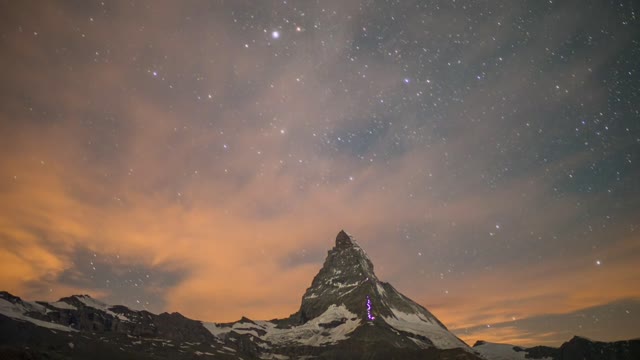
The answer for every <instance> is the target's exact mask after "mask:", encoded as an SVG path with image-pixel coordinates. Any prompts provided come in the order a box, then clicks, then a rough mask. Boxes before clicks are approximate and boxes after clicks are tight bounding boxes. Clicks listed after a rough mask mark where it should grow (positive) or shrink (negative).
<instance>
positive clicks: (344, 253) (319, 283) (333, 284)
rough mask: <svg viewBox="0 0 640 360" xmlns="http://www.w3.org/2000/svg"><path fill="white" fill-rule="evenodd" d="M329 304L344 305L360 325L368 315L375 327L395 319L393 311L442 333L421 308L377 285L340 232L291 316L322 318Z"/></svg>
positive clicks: (369, 264) (303, 319) (349, 239)
mask: <svg viewBox="0 0 640 360" xmlns="http://www.w3.org/2000/svg"><path fill="white" fill-rule="evenodd" d="M367 299H369V300H370V307H368V306H367ZM331 304H344V305H345V306H346V307H347V309H349V311H351V312H353V313H355V314H357V315H358V317H359V318H361V319H362V320H363V321H370V319H369V315H372V316H373V317H375V318H376V319H375V320H371V321H373V322H375V323H379V322H382V321H383V320H382V317H395V316H396V313H394V311H393V310H396V312H397V311H400V312H402V313H405V314H415V315H418V316H420V317H422V318H424V319H426V320H429V321H431V322H433V323H435V324H438V325H439V326H440V327H442V328H443V329H445V330H446V327H445V326H444V324H442V322H440V320H438V319H437V318H436V317H435V316H434V315H433V314H431V313H430V312H429V311H428V310H427V309H425V308H424V307H423V306H421V305H419V304H417V303H416V302H414V301H413V300H411V299H409V298H408V297H406V296H404V295H402V294H401V293H400V292H398V291H397V290H396V289H395V288H394V287H393V286H391V284H389V283H386V282H382V281H380V280H379V279H378V277H377V276H376V274H375V273H374V268H373V263H372V262H371V260H369V258H368V257H367V254H366V253H365V252H364V250H362V248H361V247H360V246H359V245H358V243H357V242H356V241H355V239H354V238H353V237H351V236H350V235H349V234H347V233H346V232H345V231H344V230H343V231H340V233H339V234H338V236H337V237H336V245H335V247H334V248H333V249H331V250H329V253H328V255H327V258H326V260H325V262H324V265H323V266H322V269H320V271H319V272H318V274H317V275H316V276H315V277H314V278H313V281H312V283H311V287H309V288H308V289H307V290H306V292H305V294H304V296H303V297H302V304H301V306H300V310H299V312H298V313H296V314H294V315H293V316H294V317H296V318H297V320H298V321H299V322H302V323H304V322H306V321H308V320H309V319H313V318H315V317H317V316H319V315H320V314H322V313H323V312H324V311H326V309H327V308H328V307H329V306H330V305H331ZM368 309H370V311H367V310H368Z"/></svg>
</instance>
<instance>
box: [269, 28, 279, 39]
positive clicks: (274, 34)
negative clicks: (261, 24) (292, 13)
mask: <svg viewBox="0 0 640 360" xmlns="http://www.w3.org/2000/svg"><path fill="white" fill-rule="evenodd" d="M271 37H272V38H274V39H278V38H280V32H279V31H278V30H275V31H274V32H272V33H271Z"/></svg>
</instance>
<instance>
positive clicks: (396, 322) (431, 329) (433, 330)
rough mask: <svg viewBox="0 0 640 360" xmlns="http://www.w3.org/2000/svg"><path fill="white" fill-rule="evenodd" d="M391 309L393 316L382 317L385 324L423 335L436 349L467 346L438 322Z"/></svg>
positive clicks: (465, 347) (419, 315)
mask: <svg viewBox="0 0 640 360" xmlns="http://www.w3.org/2000/svg"><path fill="white" fill-rule="evenodd" d="M391 311H392V312H393V316H390V317H382V318H383V319H384V321H385V322H386V323H387V324H389V325H391V326H392V327H393V328H395V329H397V330H400V331H406V332H409V333H412V334H416V335H421V336H424V337H426V338H428V339H429V340H431V342H432V343H433V345H434V346H435V347H436V348H438V349H454V348H463V349H468V348H469V347H468V346H467V344H465V343H464V342H462V340H460V339H458V338H457V337H456V336H455V335H453V334H452V333H450V332H449V331H447V330H446V329H445V328H443V327H442V326H440V325H439V324H437V323H435V322H432V321H431V320H429V319H427V318H426V317H423V316H422V315H421V314H407V313H404V312H402V311H399V310H396V309H393V308H392V309H391Z"/></svg>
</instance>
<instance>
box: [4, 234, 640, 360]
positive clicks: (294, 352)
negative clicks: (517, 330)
mask: <svg viewBox="0 0 640 360" xmlns="http://www.w3.org/2000/svg"><path fill="white" fill-rule="evenodd" d="M572 341H573V339H572ZM570 343H571V344H574V343H577V344H578V345H576V346H574V347H573V348H571V347H569V348H571V349H573V350H572V351H573V352H572V353H571V354H584V351H582V350H581V349H582V348H588V349H599V350H602V349H608V348H607V347H606V346H604V347H603V345H599V344H596V345H591V343H583V342H580V341H573V342H570ZM488 344H490V343H486V342H484V343H483V342H480V343H476V344H475V345H474V347H473V348H472V347H470V346H468V345H467V344H466V343H464V341H462V340H460V339H459V338H458V337H456V336H455V335H454V334H453V333H451V332H450V331H449V330H448V329H447V327H446V326H445V325H444V324H443V323H442V322H441V321H440V320H439V319H437V317H435V315H433V314H432V313H431V312H429V310H427V309H426V308H425V307H424V306H422V305H420V304H418V303H416V302H414V301H413V300H411V299H410V298H408V297H406V296H405V295H403V294H401V293H400V292H399V291H397V290H396V289H395V288H394V287H393V286H392V285H391V284H389V283H386V282H383V281H380V280H379V279H378V277H377V276H376V274H375V272H374V265H373V263H372V262H371V260H370V259H369V258H368V256H367V255H366V252H365V251H364V250H363V249H362V248H361V247H360V246H359V244H358V243H357V241H356V240H355V239H354V238H353V237H352V236H351V235H349V234H348V233H347V232H345V231H344V230H342V231H340V232H339V233H338V235H337V237H336V242H335V246H334V247H333V248H332V249H330V250H329V251H328V253H327V257H326V259H325V261H324V263H323V265H322V268H321V269H320V270H319V271H318V273H317V274H316V276H314V278H313V280H312V282H311V285H310V286H309V287H308V288H307V289H306V290H305V292H304V294H303V296H302V298H301V303H300V307H299V309H298V311H296V312H295V313H293V314H291V315H290V316H289V317H287V318H284V319H274V320H268V321H267V320H254V319H249V318H246V317H242V318H241V319H240V320H238V321H234V322H229V323H211V322H202V321H198V320H192V319H189V318H187V317H185V316H183V315H182V314H180V313H175V312H174V313H167V312H165V313H161V314H153V313H151V312H148V311H145V310H132V309H129V308H128V307H126V306H123V305H107V304H105V303H103V302H101V301H99V300H96V299H94V298H92V297H90V296H89V295H72V296H68V297H63V298H61V299H59V300H58V301H55V302H44V301H36V302H30V301H24V300H22V299H21V298H19V297H17V296H14V295H12V294H10V293H8V292H0V355H3V356H2V358H3V359H4V358H7V359H11V358H25V357H26V358H31V359H51V358H60V359H81V358H86V357H89V356H91V357H95V358H97V359H100V358H105V359H107V358H109V359H129V358H131V359H147V358H155V359H164V358H166V359H191V358H201V357H204V358H208V359H281V360H284V359H381V360H382V359H403V360H412V359H434V360H435V359H442V360H445V359H458V360H479V359H485V360H503V359H506V360H511V359H520V358H521V357H520V356H521V355H523V354H529V353H531V354H533V355H535V356H538V355H540V356H543V355H544V356H543V357H541V358H544V357H545V356H547V355H549V354H551V355H552V357H551V358H550V359H557V360H573V359H574V358H572V357H559V356H561V355H562V354H564V352H562V351H559V350H558V351H556V350H553V348H542V347H538V348H536V349H534V348H529V349H523V348H519V347H514V346H511V345H504V344H500V346H498V345H488ZM633 344H635V342H634V343H633ZM633 344H632V345H633ZM568 346H569V345H568ZM634 346H635V345H633V346H631V345H630V346H628V347H627V348H629V349H631V351H635V350H633V349H635V347H634ZM516 348H517V349H518V350H517V351H516V350H515V349H516ZM627 348H625V347H624V346H622V345H621V346H618V347H615V346H614V348H613V349H614V350H615V349H627ZM593 351H596V350H593ZM603 351H604V350H603ZM616 351H617V350H616ZM93 352H99V353H100V354H98V356H97V357H96V356H95V354H93ZM632 353H633V352H632ZM505 354H506V355H505ZM633 354H635V353H633ZM11 356H13V357H11ZM501 356H507V357H501ZM509 356H513V357H509ZM571 356H573V355H571ZM576 356H578V355H576ZM594 359H596V358H594ZM597 359H599V358H597ZM621 359H622V358H621ZM624 360H626V358H624Z"/></svg>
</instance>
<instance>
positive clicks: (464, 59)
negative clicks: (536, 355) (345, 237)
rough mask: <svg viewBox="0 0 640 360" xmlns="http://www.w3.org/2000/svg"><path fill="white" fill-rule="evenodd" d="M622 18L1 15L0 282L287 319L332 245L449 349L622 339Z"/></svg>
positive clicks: (17, 4) (636, 190)
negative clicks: (346, 241)
mask: <svg viewBox="0 0 640 360" xmlns="http://www.w3.org/2000/svg"><path fill="white" fill-rule="evenodd" d="M639 18H640V5H639V4H638V3H637V2H634V1H589V0H575V1H538V0H531V1H524V0H522V1H513V0H505V1H464V0H447V1H409V0H401V1H400V0H398V1H346V0H339V1H338V0H336V1H330V0H327V1H324V0H322V1H321V0H317V1H293V0H287V1H282V0H281V1H235V0H234V1H232V0H227V1H222V0H220V1H126V2H125V1H118V2H111V1H106V0H105V1H104V2H100V1H80V0H78V1H64V2H57V1H9V0H2V1H0V79H1V81H0V289H2V290H7V291H10V292H11V293H14V294H15V295H18V296H21V297H23V298H26V299H33V300H53V299H57V298H59V297H62V296H68V295H71V294H78V293H80V294H85V293H86V294H91V295H93V296H95V297H98V298H100V299H103V300H104V301H106V302H108V303H112V304H125V305H127V306H130V307H132V308H137V309H142V308H145V309H149V310H151V311H154V312H161V311H171V312H173V311H179V312H181V313H182V314H184V315H186V316H188V317H192V318H196V319H201V320H207V321H219V322H220V321H233V320H237V319H239V318H240V317H241V316H243V315H245V316H247V317H249V318H254V319H271V318H275V317H286V316H288V315H289V314H291V313H293V312H295V311H296V310H297V309H298V306H299V304H300V300H301V297H302V294H303V293H304V290H305V289H306V288H307V287H308V286H309V285H310V283H311V279H312V278H313V276H314V275H315V274H316V273H317V271H318V270H319V269H320V267H321V266H322V262H323V260H324V258H325V256H326V252H327V250H329V249H330V248H331V247H332V246H333V244H334V241H335V236H336V234H337V233H338V232H339V231H340V230H341V229H345V230H346V231H348V232H349V233H351V234H353V235H354V236H355V238H356V240H357V241H358V242H359V244H360V245H361V246H362V247H363V248H364V249H365V250H366V251H367V254H368V255H369V257H370V258H371V260H372V261H373V263H374V264H375V267H376V273H377V275H378V276H379V277H380V278H381V279H382V280H384V281H388V282H390V283H391V284H393V285H394V286H395V287H396V288H397V289H398V290H399V291H401V292H403V293H404V294H405V295H407V296H409V297H411V298H412V299H414V300H415V301H417V302H419V303H420V304H422V305H424V306H425V307H427V308H428V309H429V310H431V311H432V312H433V313H434V314H435V315H436V316H438V317H439V318H440V320H442V321H443V322H444V323H445V324H446V325H447V326H448V328H449V329H451V330H452V331H453V332H454V333H455V334H457V335H458V336H460V337H461V338H462V339H463V340H465V341H467V342H468V343H470V344H473V342H474V341H475V340H478V339H484V340H489V341H501V342H510V343H514V344H519V345H532V344H550V345H558V344H560V343H561V342H563V341H566V340H568V339H569V338H570V337H571V336H573V335H574V334H578V335H584V336H588V337H592V338H595V339H599V340H619V339H629V338H633V337H639V336H640V286H639V284H640V265H639V264H640V181H639V180H638V179H639V178H640V20H639Z"/></svg>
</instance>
